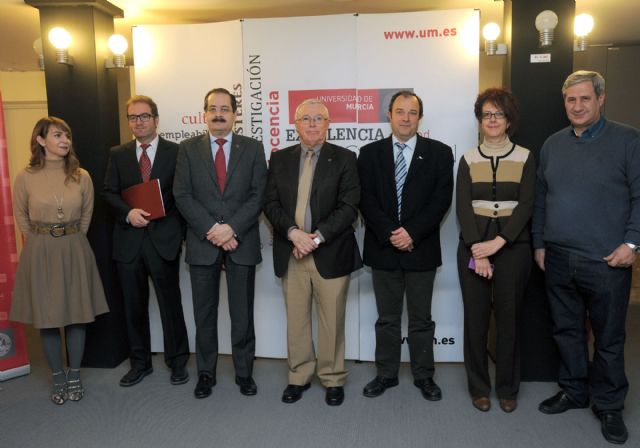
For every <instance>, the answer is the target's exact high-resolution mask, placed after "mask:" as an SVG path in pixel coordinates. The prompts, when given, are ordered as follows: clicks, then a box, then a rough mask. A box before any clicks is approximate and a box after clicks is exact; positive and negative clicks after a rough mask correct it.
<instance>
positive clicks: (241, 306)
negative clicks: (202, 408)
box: [173, 88, 267, 398]
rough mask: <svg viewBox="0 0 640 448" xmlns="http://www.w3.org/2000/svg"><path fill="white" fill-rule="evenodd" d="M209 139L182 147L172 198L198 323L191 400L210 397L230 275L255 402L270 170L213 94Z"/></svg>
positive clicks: (231, 109)
mask: <svg viewBox="0 0 640 448" xmlns="http://www.w3.org/2000/svg"><path fill="white" fill-rule="evenodd" d="M204 111H205V119H206V122H207V127H208V128H209V132H208V133H206V134H205V135H200V136H196V137H192V138H190V139H187V140H185V141H183V142H182V143H180V148H179V151H178V161H177V166H176V174H175V179H174V182H173V194H174V197H175V200H176V205H177V206H178V210H180V213H181V214H182V216H183V217H184V218H185V220H186V221H187V225H188V228H187V254H186V261H187V263H189V265H190V274H191V288H192V293H193V314H194V317H195V323H196V360H197V366H198V384H197V386H196V388H195V391H194V395H195V397H196V398H205V397H208V396H209V395H211V388H212V387H213V386H215V384H216V361H217V358H218V301H219V287H220V272H221V271H222V269H223V268H224V270H225V272H226V275H227V289H228V293H229V294H228V295H229V314H230V315H231V345H232V356H233V364H234V367H235V370H236V378H235V381H236V384H238V385H239V386H240V392H241V393H242V394H244V395H255V394H256V393H257V390H258V389H257V386H256V383H255V381H254V380H253V377H252V372H253V358H254V354H255V333H254V327H253V298H254V289H255V288H254V287H255V270H256V265H257V264H258V263H260V262H261V261H262V256H261V254H260V234H259V232H258V216H259V215H260V210H261V206H262V199H263V195H264V188H265V184H266V176H267V166H266V161H265V156H264V148H263V146H262V143H260V142H258V141H257V140H254V139H252V138H248V137H243V136H241V135H237V134H234V133H233V132H232V129H233V125H234V123H235V121H236V111H237V104H236V99H235V97H234V96H233V95H232V94H231V93H230V92H229V91H228V90H226V89H221V88H217V89H213V90H211V91H209V92H207V94H206V95H205V98H204Z"/></svg>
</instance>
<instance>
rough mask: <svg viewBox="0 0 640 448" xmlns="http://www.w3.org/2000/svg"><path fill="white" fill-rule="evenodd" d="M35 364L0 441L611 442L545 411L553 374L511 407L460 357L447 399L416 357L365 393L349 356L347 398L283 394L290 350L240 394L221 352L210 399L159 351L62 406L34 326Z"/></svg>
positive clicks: (547, 447) (633, 356) (0, 394)
mask: <svg viewBox="0 0 640 448" xmlns="http://www.w3.org/2000/svg"><path fill="white" fill-rule="evenodd" d="M638 322H640V305H632V306H631V307H630V310H629V318H628V322H627V328H628V337H627V346H626V348H627V350H626V356H627V375H628V377H629V381H630V383H631V388H630V391H629V395H628V397H627V402H626V410H625V414H624V415H625V421H626V423H627V426H628V428H629V433H630V437H629V441H628V442H627V444H626V446H629V447H640V405H639V402H638V394H637V390H638V387H639V386H640V361H639V360H638V350H639V348H638V346H639V344H640V329H639V328H638ZM30 340H31V341H32V343H31V346H30V355H31V360H32V373H31V375H28V376H25V377H21V378H16V379H12V380H9V381H6V382H4V383H0V447H3V448H9V447H29V448H30V447H46V448H57V447H60V448H63V447H64V448H69V447H71V448H73V447H122V448H127V447H153V448H164V447H171V448H175V447H178V448H186V447H216V448H225V447H229V448H232V447H243V448H244V447H251V448H253V447H283V448H287V447H335V446H344V447H368V448H377V447H380V448H383V447H384V448H389V447H403V448H404V447H424V446H426V447H443V448H444V447H477V448H484V447H491V448H503V447H504V448H506V447H510V448H511V447H524V448H527V447H532V448H533V447H544V448H553V447H562V448H578V447H596V448H597V447H610V446H612V445H610V444H608V443H607V442H605V441H604V439H603V438H602V436H601V434H600V425H599V422H598V420H596V418H595V417H594V416H593V415H592V413H591V411H590V410H589V409H580V410H572V411H569V412H566V413H564V414H561V415H555V416H549V415H544V414H542V413H540V412H538V410H537V406H538V403H539V402H540V401H541V400H543V399H545V398H547V397H549V396H551V395H553V394H554V393H555V392H556V391H557V387H556V385H555V384H552V383H541V382H527V383H523V384H522V386H521V389H520V395H519V407H518V409H517V410H516V411H515V412H514V413H512V414H505V413H504V412H502V411H501V410H500V409H499V407H498V403H497V400H496V399H495V397H492V399H493V408H492V410H491V411H490V412H487V413H481V412H479V411H477V410H475V409H474V408H473V407H472V406H471V402H470V398H469V396H468V393H467V390H466V378H465V372H464V367H463V365H462V364H438V365H437V367H436V381H437V382H438V384H439V385H440V386H441V387H442V389H443V400H442V401H440V402H428V401H426V400H424V399H423V398H422V396H421V395H420V393H419V391H418V389H416V388H415V387H414V386H413V383H412V378H411V372H410V370H409V366H408V365H403V366H402V369H401V372H400V385H399V386H398V387H395V388H392V389H389V390H387V391H386V392H385V393H384V394H383V395H382V396H380V397H377V398H373V399H372V398H365V397H364V396H362V393H361V391H362V388H363V386H364V385H365V384H366V383H367V382H368V381H369V380H370V379H371V378H372V377H373V376H374V375H375V368H374V365H373V364H372V363H355V362H352V361H350V362H348V364H347V366H348V368H349V371H350V375H349V379H348V382H347V385H346V387H345V393H346V399H345V402H344V404H343V405H342V406H340V407H329V406H327V405H326V404H325V403H324V389H323V388H322V387H321V386H320V385H319V383H317V382H314V383H313V384H312V387H311V389H310V390H309V391H307V392H305V394H304V397H303V398H302V400H301V401H299V402H297V403H295V404H291V405H288V404H283V403H281V402H280V396H281V393H282V390H283V389H284V387H285V386H286V382H287V380H286V378H287V367H286V362H285V361H284V360H273V359H258V360H257V361H256V365H255V379H256V382H257V383H258V387H259V391H258V395H257V396H255V397H245V396H243V395H240V393H239V391H238V387H237V386H236V385H235V384H234V381H233V377H234V373H233V365H232V362H231V358H230V357H229V356H221V358H220V362H219V363H218V384H217V386H216V387H214V389H213V394H212V395H211V396H210V397H209V398H206V399H203V400H196V399H195V398H194V397H193V388H194V387H195V383H196V378H195V377H194V376H195V360H194V359H193V357H192V359H191V360H190V362H189V371H190V373H191V379H190V381H189V383H187V384H185V385H181V386H172V385H170V384H169V371H168V370H167V369H166V368H165V367H164V365H163V362H162V357H161V356H155V357H154V364H155V371H154V373H153V374H152V375H150V376H148V377H147V378H145V380H144V381H143V382H142V383H140V384H138V385H136V386H134V387H131V388H122V387H119V386H118V380H119V379H120V377H121V376H122V375H123V374H124V373H126V371H127V370H128V363H127V362H125V363H123V364H122V365H120V366H118V367H117V368H115V369H84V370H83V380H84V383H85V387H86V395H85V398H84V399H83V400H82V401H80V402H77V403H74V402H67V403H65V404H64V405H63V406H56V405H54V404H52V403H51V402H50V401H49V399H48V395H47V391H48V388H49V372H48V369H47V366H46V364H45V362H44V359H43V356H42V355H41V354H40V353H39V350H40V347H39V346H38V344H37V342H35V341H37V338H35V337H34V335H33V334H32V335H31V337H30Z"/></svg>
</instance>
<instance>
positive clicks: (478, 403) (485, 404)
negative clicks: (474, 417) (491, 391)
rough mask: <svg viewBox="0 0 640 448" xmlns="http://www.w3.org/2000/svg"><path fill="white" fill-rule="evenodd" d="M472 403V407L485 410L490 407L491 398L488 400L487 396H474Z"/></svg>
mask: <svg viewBox="0 0 640 448" xmlns="http://www.w3.org/2000/svg"><path fill="white" fill-rule="evenodd" d="M472 403H473V407H474V408H476V409H477V410H479V411H482V412H487V411H488V410H489V409H491V400H489V397H478V398H474V399H473V401H472Z"/></svg>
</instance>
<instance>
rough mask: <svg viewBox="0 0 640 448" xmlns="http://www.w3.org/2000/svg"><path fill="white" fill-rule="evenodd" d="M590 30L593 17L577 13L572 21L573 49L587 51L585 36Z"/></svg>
mask: <svg viewBox="0 0 640 448" xmlns="http://www.w3.org/2000/svg"><path fill="white" fill-rule="evenodd" d="M591 30H593V17H591V16H590V15H589V14H580V15H577V16H576V18H575V19H574V22H573V33H574V34H575V35H576V40H575V42H574V44H573V51H587V37H588V36H589V33H590V32H591Z"/></svg>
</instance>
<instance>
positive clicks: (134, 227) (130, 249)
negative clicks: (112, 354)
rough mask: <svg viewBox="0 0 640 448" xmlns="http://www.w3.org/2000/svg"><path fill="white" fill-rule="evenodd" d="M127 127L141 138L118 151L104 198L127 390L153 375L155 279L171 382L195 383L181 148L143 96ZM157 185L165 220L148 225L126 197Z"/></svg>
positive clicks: (132, 107)
mask: <svg viewBox="0 0 640 448" xmlns="http://www.w3.org/2000/svg"><path fill="white" fill-rule="evenodd" d="M127 121H128V122H129V127H130V128H131V132H132V133H133V135H134V137H135V140H132V141H130V142H128V143H125V144H124V145H120V146H116V147H115V148H112V149H111V154H110V158H109V165H108V167H107V174H106V177H105V182H104V190H103V193H102V194H103V197H104V199H105V200H106V201H107V203H109V205H111V207H112V209H113V212H114V215H115V218H116V222H115V225H114V230H113V259H114V260H115V262H116V266H117V269H118V277H119V278H120V284H121V286H122V295H123V299H124V311H125V318H126V321H127V332H128V335H129V346H130V359H131V370H129V372H127V374H126V375H124V376H123V377H122V379H121V380H120V385H121V386H123V387H128V386H133V385H135V384H138V383H139V382H140V381H142V380H143V379H144V377H145V376H147V375H149V374H150V373H151V372H152V371H153V367H152V365H151V336H150V333H149V280H148V278H149V277H151V280H152V282H153V285H154V288H155V291H156V296H157V298H158V307H159V309H160V318H161V320H162V331H163V334H164V359H165V363H166V364H167V366H168V367H169V368H170V369H171V377H170V381H171V384H184V383H186V382H187V381H189V374H188V372H187V370H186V364H187V360H188V359H189V340H188V337H187V328H186V326H185V323H184V315H183V313H182V297H181V295H180V286H179V268H180V250H181V248H182V239H183V235H184V231H183V230H184V221H183V220H182V217H181V216H180V214H179V213H178V209H177V208H176V206H175V202H174V199H173V191H172V188H173V175H174V172H175V168H176V158H177V156H178V145H176V144H175V143H173V142H169V141H167V140H165V139H163V138H162V137H160V136H159V135H158V133H157V128H158V123H159V117H158V106H157V105H156V103H155V102H154V101H153V100H152V99H151V98H149V97H148V96H144V95H137V96H134V97H132V98H131V99H130V100H129V101H128V102H127ZM150 179H159V181H160V189H161V190H162V199H163V201H164V207H165V212H166V215H165V216H164V217H163V218H160V219H155V220H149V219H147V218H148V217H149V213H148V212H147V211H146V210H143V209H140V208H132V207H131V206H129V205H128V204H127V203H126V202H125V201H124V200H123V199H122V197H121V193H122V191H124V190H126V189H127V188H129V187H132V186H134V185H137V184H139V183H141V182H146V181H149V180H150Z"/></svg>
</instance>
